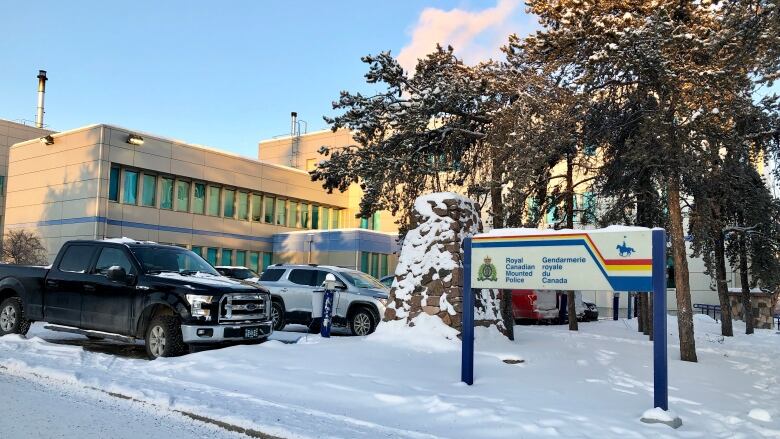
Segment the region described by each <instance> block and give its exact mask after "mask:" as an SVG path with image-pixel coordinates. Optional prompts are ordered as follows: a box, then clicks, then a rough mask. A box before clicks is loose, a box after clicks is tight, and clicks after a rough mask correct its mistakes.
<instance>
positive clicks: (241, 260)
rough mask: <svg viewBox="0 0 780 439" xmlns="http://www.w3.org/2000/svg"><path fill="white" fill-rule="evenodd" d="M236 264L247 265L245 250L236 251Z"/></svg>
mask: <svg viewBox="0 0 780 439" xmlns="http://www.w3.org/2000/svg"><path fill="white" fill-rule="evenodd" d="M236 265H237V266H239V267H246V252H245V251H241V250H239V251H237V252H236Z"/></svg>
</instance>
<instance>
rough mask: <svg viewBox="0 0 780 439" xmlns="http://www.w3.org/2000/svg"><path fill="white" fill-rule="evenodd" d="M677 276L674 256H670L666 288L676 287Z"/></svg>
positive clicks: (667, 263) (667, 265) (667, 260)
mask: <svg viewBox="0 0 780 439" xmlns="http://www.w3.org/2000/svg"><path fill="white" fill-rule="evenodd" d="M675 287H676V284H675V278H674V258H673V257H672V256H668V257H667V258H666V288H675Z"/></svg>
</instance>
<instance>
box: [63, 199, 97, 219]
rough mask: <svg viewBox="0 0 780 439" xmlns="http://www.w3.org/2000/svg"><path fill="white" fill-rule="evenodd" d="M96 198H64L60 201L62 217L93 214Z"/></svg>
mask: <svg viewBox="0 0 780 439" xmlns="http://www.w3.org/2000/svg"><path fill="white" fill-rule="evenodd" d="M96 207H97V199H95V198H88V199H82V200H66V201H63V202H62V218H79V217H83V216H95V213H96V212H97V210H96Z"/></svg>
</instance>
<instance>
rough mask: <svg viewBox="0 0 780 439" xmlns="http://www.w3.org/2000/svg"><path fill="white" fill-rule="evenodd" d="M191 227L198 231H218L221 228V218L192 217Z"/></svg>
mask: <svg viewBox="0 0 780 439" xmlns="http://www.w3.org/2000/svg"><path fill="white" fill-rule="evenodd" d="M192 227H193V228H195V229H198V230H209V231H215V232H216V231H219V230H220V229H221V228H222V218H220V217H216V216H207V215H193V217H192Z"/></svg>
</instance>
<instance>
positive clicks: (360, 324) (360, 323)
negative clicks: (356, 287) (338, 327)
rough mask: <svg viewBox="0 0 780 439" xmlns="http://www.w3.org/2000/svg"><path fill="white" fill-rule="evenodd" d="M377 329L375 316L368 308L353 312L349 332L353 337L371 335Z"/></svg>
mask: <svg viewBox="0 0 780 439" xmlns="http://www.w3.org/2000/svg"><path fill="white" fill-rule="evenodd" d="M375 329H376V322H375V321H374V316H373V314H372V313H371V311H369V310H368V309H366V308H358V309H357V310H355V311H353V312H352V316H351V317H350V318H349V330H350V331H351V332H352V335H358V336H364V335H368V334H371V333H372V332H374V330H375Z"/></svg>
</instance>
